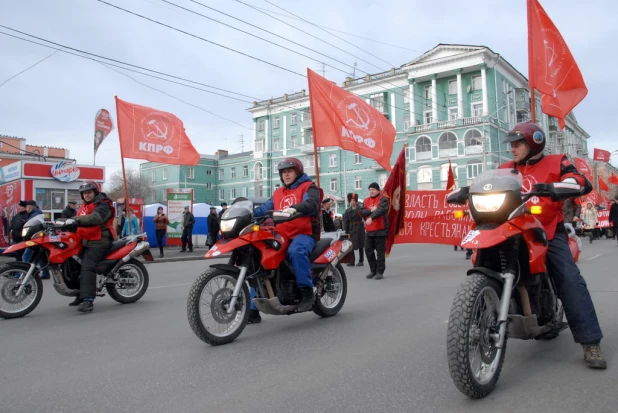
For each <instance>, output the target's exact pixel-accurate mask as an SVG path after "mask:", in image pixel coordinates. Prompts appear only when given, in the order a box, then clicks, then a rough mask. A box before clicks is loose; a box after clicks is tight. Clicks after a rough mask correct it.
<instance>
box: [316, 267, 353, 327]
mask: <svg viewBox="0 0 618 413" xmlns="http://www.w3.org/2000/svg"><path fill="white" fill-rule="evenodd" d="M328 277H331V279H330V280H328ZM323 288H324V291H322V292H321V293H323V294H321V296H320V295H318V297H316V300H315V302H314V303H313V308H312V310H313V312H314V313H315V314H317V315H319V316H320V317H332V316H334V315H336V314H337V313H338V312H339V311H340V310H341V308H342V307H343V304H344V303H345V298H346V296H347V295H348V280H347V278H346V276H345V271H343V267H342V266H341V264H337V266H335V267H333V266H330V271H329V274H328V276H327V282H325V283H324V287H323ZM318 294H320V291H318Z"/></svg>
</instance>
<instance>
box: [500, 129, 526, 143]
mask: <svg viewBox="0 0 618 413" xmlns="http://www.w3.org/2000/svg"><path fill="white" fill-rule="evenodd" d="M523 140H526V137H525V136H524V134H523V133H519V132H513V131H511V132H509V133H508V134H507V135H506V136H505V137H504V140H503V141H502V143H511V142H515V141H523Z"/></svg>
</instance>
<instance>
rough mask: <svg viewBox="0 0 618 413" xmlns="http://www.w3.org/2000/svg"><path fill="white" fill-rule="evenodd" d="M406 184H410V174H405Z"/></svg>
mask: <svg viewBox="0 0 618 413" xmlns="http://www.w3.org/2000/svg"><path fill="white" fill-rule="evenodd" d="M406 186H410V174H409V173H407V174H406Z"/></svg>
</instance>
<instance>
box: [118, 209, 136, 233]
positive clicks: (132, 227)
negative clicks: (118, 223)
mask: <svg viewBox="0 0 618 413" xmlns="http://www.w3.org/2000/svg"><path fill="white" fill-rule="evenodd" d="M129 224H130V225H129ZM129 227H130V228H129ZM138 233H139V222H138V221H137V217H136V216H135V214H134V213H133V210H132V209H131V208H129V209H128V215H127V218H126V219H125V220H124V225H123V227H122V236H123V237H128V236H129V235H137V234H138Z"/></svg>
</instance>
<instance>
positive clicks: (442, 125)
mask: <svg viewBox="0 0 618 413" xmlns="http://www.w3.org/2000/svg"><path fill="white" fill-rule="evenodd" d="M455 126H457V121H456V120H455V119H452V120H447V121H442V122H438V129H446V128H454V127H455Z"/></svg>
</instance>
